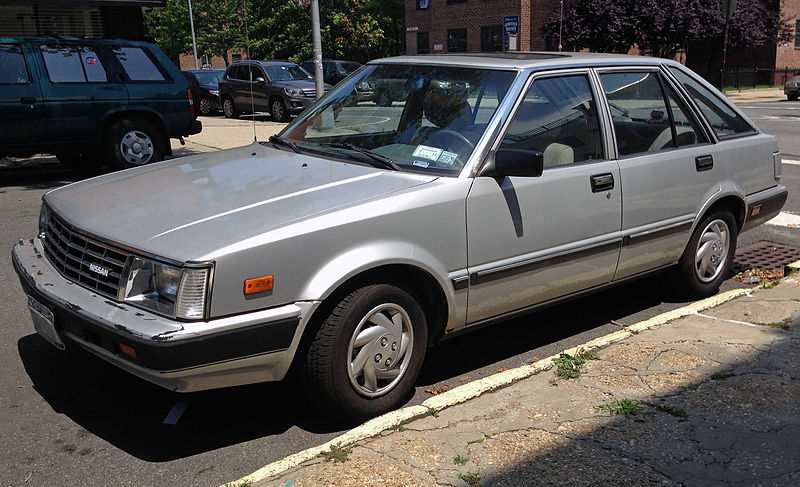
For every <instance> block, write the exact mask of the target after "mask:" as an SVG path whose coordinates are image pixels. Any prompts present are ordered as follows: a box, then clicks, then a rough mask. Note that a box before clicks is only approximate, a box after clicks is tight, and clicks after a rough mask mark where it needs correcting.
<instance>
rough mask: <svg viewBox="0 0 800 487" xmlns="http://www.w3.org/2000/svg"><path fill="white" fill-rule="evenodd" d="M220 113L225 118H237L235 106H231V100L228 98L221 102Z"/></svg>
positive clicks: (237, 113) (237, 112)
mask: <svg viewBox="0 0 800 487" xmlns="http://www.w3.org/2000/svg"><path fill="white" fill-rule="evenodd" d="M222 113H223V114H224V115H225V118H239V111H238V110H236V105H234V104H233V100H231V99H230V98H225V99H224V100H222Z"/></svg>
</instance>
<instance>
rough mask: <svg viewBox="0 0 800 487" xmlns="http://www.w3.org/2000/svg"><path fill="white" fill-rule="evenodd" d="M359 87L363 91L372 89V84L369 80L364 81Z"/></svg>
mask: <svg viewBox="0 0 800 487" xmlns="http://www.w3.org/2000/svg"><path fill="white" fill-rule="evenodd" d="M358 89H359V90H361V91H371V90H372V85H371V84H369V81H362V82H361V83H359V84H358Z"/></svg>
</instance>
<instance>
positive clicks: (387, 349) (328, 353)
mask: <svg viewBox="0 0 800 487" xmlns="http://www.w3.org/2000/svg"><path fill="white" fill-rule="evenodd" d="M377 315H380V316H377ZM398 315H399V316H400V317H399V318H398ZM370 317H373V318H381V317H382V320H384V319H385V320H388V321H385V322H387V323H389V325H390V326H389V327H385V326H379V325H376V324H374V322H373V321H371V320H368V318H370ZM390 317H391V318H390ZM398 321H399V322H400V325H398ZM392 326H395V327H396V326H400V327H401V329H402V330H403V333H401V336H400V337H397V336H396V335H397V332H396V330H397V328H392ZM366 330H374V331H373V332H368V331H366ZM409 330H410V332H409ZM356 336H360V337H365V339H366V337H368V341H367V343H365V344H362V345H358V343H357V342H354V340H355V337H356ZM403 336H405V337H406V339H407V342H406V344H407V346H406V348H405V351H404V350H403V346H402V344H403V341H402V337H403ZM427 339H428V327H427V324H426V321H425V313H424V312H423V311H422V308H421V307H420V306H419V304H418V303H417V301H416V300H415V299H414V298H413V297H412V296H411V295H410V294H408V293H407V292H405V291H403V290H402V289H400V288H398V287H396V286H392V285H389V284H375V285H371V286H366V287H363V288H361V289H358V290H356V291H353V292H352V293H350V294H349V295H348V296H346V297H345V298H344V299H342V300H341V301H340V302H339V303H338V305H337V306H336V307H335V308H334V309H333V311H332V312H331V313H330V315H329V316H328V317H327V319H326V320H325V322H324V323H322V325H321V327H320V328H319V329H318V330H317V331H316V333H315V335H314V337H313V339H312V341H311V344H310V346H309V348H308V352H307V353H306V356H305V362H304V364H303V368H302V370H301V373H300V379H301V383H302V385H303V389H304V390H305V392H306V395H307V396H308V397H309V398H310V399H311V401H312V402H314V403H315V404H316V405H317V407H318V408H319V409H320V411H323V412H324V413H326V414H328V415H331V416H333V417H336V418H339V419H342V420H345V421H348V422H357V421H362V420H364V419H367V418H370V417H373V416H377V415H379V414H383V413H385V412H387V411H391V410H393V409H395V408H397V407H398V406H400V405H401V404H402V403H403V402H404V401H405V400H407V399H408V397H410V395H411V393H412V391H413V389H414V383H415V382H416V380H417V376H418V375H419V371H420V368H421V367H422V362H423V360H424V359H425V349H426V346H427ZM362 354H363V357H364V360H365V361H362V364H363V365H362V366H361V369H360V370H361V372H360V375H359V373H358V372H355V373H353V374H351V373H350V370H351V365H352V364H353V363H356V362H357V361H358V357H361V356H362ZM395 359H396V360H395ZM395 369H396V370H397V373H396V376H395V374H394V371H395ZM370 372H372V374H370ZM373 374H374V375H373ZM381 374H386V375H384V377H383V378H381V377H379V375H381ZM370 375H372V376H373V377H376V378H375V379H374V382H373V383H371V384H370V382H368V380H367V376H370ZM392 376H394V377H392Z"/></svg>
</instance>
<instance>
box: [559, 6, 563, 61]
mask: <svg viewBox="0 0 800 487" xmlns="http://www.w3.org/2000/svg"><path fill="white" fill-rule="evenodd" d="M563 30H564V0H561V13H560V14H558V52H561V32H562V31H563Z"/></svg>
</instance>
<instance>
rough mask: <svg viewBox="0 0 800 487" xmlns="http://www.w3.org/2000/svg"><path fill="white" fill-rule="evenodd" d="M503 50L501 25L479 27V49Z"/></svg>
mask: <svg viewBox="0 0 800 487" xmlns="http://www.w3.org/2000/svg"><path fill="white" fill-rule="evenodd" d="M502 50H503V26H502V25H486V26H483V27H481V51H502Z"/></svg>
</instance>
